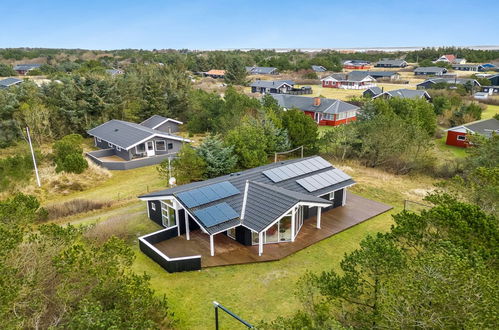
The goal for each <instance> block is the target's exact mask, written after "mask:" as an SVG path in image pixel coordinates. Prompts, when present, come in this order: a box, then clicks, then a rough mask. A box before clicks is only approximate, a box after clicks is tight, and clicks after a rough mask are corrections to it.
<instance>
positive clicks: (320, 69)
mask: <svg viewBox="0 0 499 330" xmlns="http://www.w3.org/2000/svg"><path fill="white" fill-rule="evenodd" d="M312 70H314V71H315V72H324V71H327V70H326V68H325V67H323V66H322V65H312Z"/></svg>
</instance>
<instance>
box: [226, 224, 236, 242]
mask: <svg viewBox="0 0 499 330" xmlns="http://www.w3.org/2000/svg"><path fill="white" fill-rule="evenodd" d="M227 236H229V237H230V238H232V239H236V228H235V227H234V228H229V229H228V230H227Z"/></svg>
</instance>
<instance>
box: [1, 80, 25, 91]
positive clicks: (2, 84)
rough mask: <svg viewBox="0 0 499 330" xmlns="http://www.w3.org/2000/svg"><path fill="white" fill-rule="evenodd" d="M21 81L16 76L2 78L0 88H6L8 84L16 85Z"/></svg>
mask: <svg viewBox="0 0 499 330" xmlns="http://www.w3.org/2000/svg"><path fill="white" fill-rule="evenodd" d="M22 82H23V81H22V80H21V79H17V78H6V79H2V80H0V89H4V88H8V87H10V86H15V85H18V84H20V83H22Z"/></svg>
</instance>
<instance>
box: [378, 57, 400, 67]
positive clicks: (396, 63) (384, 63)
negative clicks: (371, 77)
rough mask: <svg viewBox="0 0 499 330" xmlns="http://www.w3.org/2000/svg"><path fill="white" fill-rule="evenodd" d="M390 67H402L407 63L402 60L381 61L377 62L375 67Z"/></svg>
mask: <svg viewBox="0 0 499 330" xmlns="http://www.w3.org/2000/svg"><path fill="white" fill-rule="evenodd" d="M380 64H382V65H390V66H403V65H407V62H406V61H404V60H389V59H382V60H381V61H379V62H377V63H376V65H380Z"/></svg>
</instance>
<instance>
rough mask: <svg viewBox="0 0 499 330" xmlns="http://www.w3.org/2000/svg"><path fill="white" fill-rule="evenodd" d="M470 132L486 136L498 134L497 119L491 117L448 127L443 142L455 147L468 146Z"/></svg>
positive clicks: (498, 124) (498, 121) (498, 123)
mask: <svg viewBox="0 0 499 330" xmlns="http://www.w3.org/2000/svg"><path fill="white" fill-rule="evenodd" d="M471 134H479V135H481V136H484V137H486V138H490V137H491V136H492V134H499V120H497V119H495V118H491V119H486V120H480V121H476V122H473V123H469V124H465V125H461V126H456V127H452V128H449V129H448V130H447V139H446V141H445V143H446V144H448V145H451V146H455V147H461V148H466V147H469V146H470V143H469V140H468V136H469V135H471Z"/></svg>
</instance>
